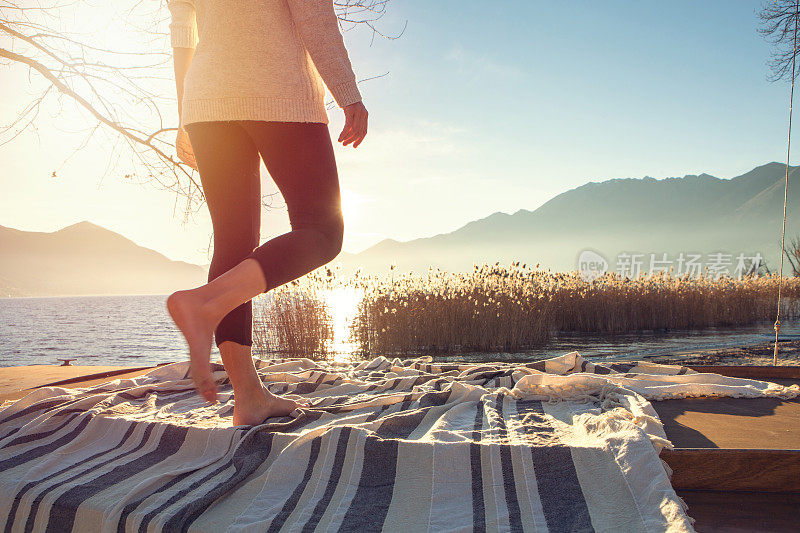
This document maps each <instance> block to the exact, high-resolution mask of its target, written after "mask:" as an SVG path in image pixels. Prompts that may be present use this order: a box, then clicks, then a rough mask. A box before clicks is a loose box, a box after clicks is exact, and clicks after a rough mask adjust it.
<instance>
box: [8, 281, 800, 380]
mask: <svg viewBox="0 0 800 533" xmlns="http://www.w3.org/2000/svg"><path fill="white" fill-rule="evenodd" d="M166 299H167V295H166V294H165V295H148V296H75V297H57V298H5V299H0V366H15V365H33V364H59V362H58V361H57V359H58V358H67V357H70V358H77V359H78V360H77V361H75V362H74V363H73V364H78V365H130V366H151V365H155V364H158V363H164V362H175V361H183V360H185V359H186V357H187V350H186V345H185V342H184V340H183V336H182V335H181V334H180V331H178V329H177V328H176V327H175V325H174V324H173V323H172V319H171V318H170V317H169V314H168V313H167V309H166V304H165V302H166ZM337 326H338V327H341V325H337ZM773 338H774V333H773V332H772V325H771V324H768V323H765V324H761V325H758V326H747V327H735V328H718V329H709V330H703V331H671V332H668V333H637V334H625V335H616V336H608V335H594V334H561V335H558V336H557V337H556V338H555V339H553V341H552V342H551V343H550V344H549V345H547V346H545V347H544V348H542V349H539V350H534V351H530V352H526V353H524V354H464V355H463V356H459V355H456V356H449V357H448V359H461V360H475V361H477V360H491V359H510V358H513V359H517V360H519V359H526V360H530V359H539V358H544V357H554V356H557V355H563V354H564V353H567V352H570V351H572V350H577V351H579V352H580V353H581V355H584V356H588V357H591V358H602V359H623V358H638V357H641V356H644V355H660V354H668V353H674V352H677V351H686V350H693V349H704V348H726V347H731V346H740V345H743V344H755V343H764V342H768V341H770V340H771V339H773ZM781 338H782V339H783V338H787V339H788V338H800V321H793V322H786V323H784V324H783V326H782V329H781ZM218 358H219V352H218V350H217V349H216V347H215V348H214V351H213V352H212V359H218Z"/></svg>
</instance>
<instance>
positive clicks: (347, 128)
mask: <svg viewBox="0 0 800 533" xmlns="http://www.w3.org/2000/svg"><path fill="white" fill-rule="evenodd" d="M352 130H353V113H352V112H345V114H344V128H342V133H340V134H339V142H342V140H344V139H347V138H348V137H349V136H350V134H351V132H352Z"/></svg>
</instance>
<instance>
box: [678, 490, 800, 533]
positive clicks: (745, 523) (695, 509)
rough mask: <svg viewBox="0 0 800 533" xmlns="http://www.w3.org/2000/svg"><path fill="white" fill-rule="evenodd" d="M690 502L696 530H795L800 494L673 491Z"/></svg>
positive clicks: (777, 532) (768, 532) (715, 532)
mask: <svg viewBox="0 0 800 533" xmlns="http://www.w3.org/2000/svg"><path fill="white" fill-rule="evenodd" d="M676 492H677V493H678V496H680V497H681V498H683V501H684V502H686V504H687V505H688V506H689V511H688V513H689V516H691V517H692V518H694V519H695V523H694V527H695V529H696V530H697V531H701V532H713V533H722V532H726V533H733V532H736V533H744V532H748V533H749V532H752V531H758V532H759V533H789V532H792V533H795V532H797V530H798V527H797V525H798V524H800V494H790V493H785V494H776V493H774V492H773V493H764V492H719V491H699V490H698V491H694V490H690V491H686V490H678V491H676Z"/></svg>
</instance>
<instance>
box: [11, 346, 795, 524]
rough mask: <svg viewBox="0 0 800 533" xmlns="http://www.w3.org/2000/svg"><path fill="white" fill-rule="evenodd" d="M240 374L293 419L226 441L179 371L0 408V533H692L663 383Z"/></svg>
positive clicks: (611, 372) (358, 370) (488, 375)
mask: <svg viewBox="0 0 800 533" xmlns="http://www.w3.org/2000/svg"><path fill="white" fill-rule="evenodd" d="M256 362H257V368H258V373H259V375H260V376H261V379H262V380H263V382H264V383H265V384H266V385H267V386H268V387H269V389H270V390H271V391H273V392H274V393H277V394H285V395H288V396H289V397H304V398H308V399H309V400H310V401H311V405H310V406H309V407H308V408H301V409H298V410H296V411H294V412H292V413H290V415H289V416H284V417H274V418H269V419H267V420H265V421H264V423H262V424H260V425H255V426H244V425H242V426H232V425H231V416H232V410H233V394H232V389H231V386H230V382H229V380H228V379H227V376H226V374H225V369H224V367H223V366H222V365H221V364H219V363H214V364H213V365H212V366H213V370H214V377H215V379H216V380H217V383H218V386H219V389H220V400H221V401H220V403H218V404H215V405H209V404H207V403H206V402H205V401H203V400H202V398H200V397H199V396H198V395H197V393H196V392H195V391H194V389H193V386H192V381H191V380H190V379H188V362H180V363H172V364H169V365H165V366H162V367H159V368H157V369H154V370H152V371H150V372H149V373H147V374H145V375H142V376H140V377H136V378H134V379H117V380H114V381H111V382H108V383H104V384H101V385H97V386H94V387H87V388H77V389H67V388H61V387H43V388H40V389H36V390H34V391H33V392H31V393H30V394H28V395H27V396H25V397H24V398H22V399H20V400H18V401H16V402H8V403H6V404H4V405H3V406H2V407H1V408H0V526H2V527H3V528H4V529H3V531H5V532H7V533H11V532H16V531H20V532H22V531H47V532H60V531H74V532H94V531H99V532H122V531H137V532H145V531H198V532H200V531H207V532H214V533H220V532H222V531H229V532H239V531H275V532H277V531H402V532H404V533H408V532H414V531H537V532H546V531H552V532H556V531H574V532H579V531H609V532H612V531H613V532H618V531H626V532H637V531H675V532H684V531H692V525H691V519H690V518H689V517H688V516H687V514H686V512H685V508H684V506H683V503H682V502H681V500H680V499H679V498H678V497H677V496H676V494H675V492H674V490H673V489H672V486H671V485H670V482H669V479H668V476H667V473H666V471H665V468H664V466H663V463H662V462H661V461H660V459H659V457H658V453H659V451H660V450H661V449H662V447H664V446H670V443H669V441H667V439H666V435H665V434H664V432H663V428H662V426H661V423H660V421H659V420H658V416H657V415H656V413H655V411H654V410H653V408H652V406H651V405H650V404H649V402H648V401H647V400H646V399H645V397H644V396H643V394H642V392H644V393H645V394H646V393H647V392H648V391H652V390H653V387H655V388H658V387H659V386H660V387H669V386H671V385H670V384H668V383H666V381H665V380H669V379H674V380H685V379H687V378H690V377H691V376H692V375H693V374H694V373H693V372H691V371H687V370H686V369H681V367H665V366H660V365H648V366H641V367H637V366H635V365H630V364H628V365H625V367H624V368H623V367H617V368H615V367H614V365H593V364H592V363H589V362H587V361H585V360H583V359H582V358H581V357H580V356H579V355H578V354H577V353H573V354H568V355H565V356H563V357H559V358H555V359H552V360H548V361H540V362H536V363H527V364H511V363H491V364H480V365H477V364H434V363H433V362H432V359H431V358H429V357H428V358H417V359H404V360H403V359H387V358H384V357H377V358H375V359H372V360H370V361H356V362H348V363H336V362H329V363H328V362H325V363H323V362H315V361H312V360H309V359H305V358H299V359H271V360H256ZM637 368H638V370H639V371H641V372H645V371H646V372H647V374H644V373H640V374H637V373H636V370H637ZM637 375H638V376H640V377H646V380H645V381H647V382H648V383H650V385H648V387H645V390H644V391H639V392H637V391H635V390H632V388H631V387H629V386H627V385H630V384H631V383H633V382H635V380H636V376H637ZM611 378H617V379H618V380H621V381H620V382H619V383H616V382H614V380H613V379H611ZM653 379H656V380H657V381H656V384H655V385H653V381H652V380H653ZM659 380H660V381H659ZM622 381H627V382H628V383H627V385H626V383H622ZM745 381H748V380H745ZM659 383H660V384H661V385H659ZM760 383H762V382H751V383H750V384H745V385H747V386H751V387H755V389H759V387H760V389H761V390H762V393H763V394H767V392H766V391H767V390H768V389H769V390H772V389H770V385H767V384H764V385H758V384H760ZM755 389H754V390H755ZM773 392H774V391H773ZM783 393H785V394H786V393H787V392H786V391H783ZM789 393H791V392H789Z"/></svg>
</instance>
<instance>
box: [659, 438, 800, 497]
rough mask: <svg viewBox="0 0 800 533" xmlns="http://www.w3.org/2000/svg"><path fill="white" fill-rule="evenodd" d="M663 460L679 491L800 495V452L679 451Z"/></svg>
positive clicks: (665, 454) (666, 454) (665, 453)
mask: <svg viewBox="0 0 800 533" xmlns="http://www.w3.org/2000/svg"><path fill="white" fill-rule="evenodd" d="M661 458H662V459H663V460H664V461H665V462H666V463H667V464H668V465H669V467H670V468H671V469H672V471H673V474H672V486H673V487H674V488H675V489H676V490H677V489H681V490H715V491H752V492H791V493H800V450H736V449H708V448H676V449H674V450H663V451H662V452H661Z"/></svg>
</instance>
